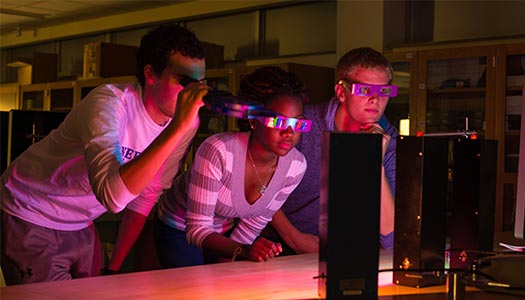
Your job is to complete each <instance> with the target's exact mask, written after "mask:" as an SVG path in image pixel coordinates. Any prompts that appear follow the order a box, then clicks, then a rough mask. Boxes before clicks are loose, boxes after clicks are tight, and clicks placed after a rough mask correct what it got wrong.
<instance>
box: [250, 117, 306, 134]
mask: <svg viewBox="0 0 525 300" xmlns="http://www.w3.org/2000/svg"><path fill="white" fill-rule="evenodd" d="M255 119H256V120H257V121H259V123H261V124H262V125H264V126H266V127H268V128H273V129H279V130H286V129H288V127H290V128H292V130H293V131H294V132H308V131H310V129H311V128H312V120H308V119H297V118H288V117H285V116H281V115H277V116H257V117H255ZM283 121H284V122H283Z"/></svg>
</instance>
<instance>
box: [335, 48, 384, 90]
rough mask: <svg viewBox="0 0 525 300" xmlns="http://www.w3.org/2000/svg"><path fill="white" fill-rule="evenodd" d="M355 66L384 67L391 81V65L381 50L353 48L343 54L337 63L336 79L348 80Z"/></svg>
mask: <svg viewBox="0 0 525 300" xmlns="http://www.w3.org/2000/svg"><path fill="white" fill-rule="evenodd" d="M356 68H365V69H371V68H384V69H385V71H386V72H387V74H388V80H389V81H390V82H392V73H393V70H392V65H391V64H390V62H389V61H388V59H387V58H386V57H385V56H384V55H383V54H382V53H381V52H378V51H376V50H374V49H372V48H370V47H361V48H355V49H352V50H350V51H348V52H347V53H346V54H344V55H343V56H342V57H341V58H340V59H339V62H338V63H337V80H340V79H344V80H348V79H349V76H350V75H351V74H352V73H353V72H354V70H355V69H356Z"/></svg>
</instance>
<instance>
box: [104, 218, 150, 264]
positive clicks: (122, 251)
mask: <svg viewBox="0 0 525 300" xmlns="http://www.w3.org/2000/svg"><path fill="white" fill-rule="evenodd" d="M145 223H146V216H144V215H141V214H139V213H137V212H134V211H132V210H130V209H127V208H126V209H125V210H124V215H123V216H122V223H121V225H120V228H119V232H118V235H117V242H116V244H115V249H114V251H113V254H112V256H111V260H110V262H109V265H108V269H109V270H111V271H118V270H120V268H121V266H122V263H123V262H124V260H125V259H126V256H128V254H129V251H130V250H131V248H132V247H133V245H134V244H135V242H136V241H137V238H138V237H139V235H140V233H141V232H142V229H143V228H144V224H145Z"/></svg>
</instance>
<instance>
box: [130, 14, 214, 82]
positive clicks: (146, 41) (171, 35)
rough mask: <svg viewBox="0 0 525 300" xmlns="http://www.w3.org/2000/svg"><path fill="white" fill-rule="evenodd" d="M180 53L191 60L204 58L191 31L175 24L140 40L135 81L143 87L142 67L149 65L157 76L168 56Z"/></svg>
mask: <svg viewBox="0 0 525 300" xmlns="http://www.w3.org/2000/svg"><path fill="white" fill-rule="evenodd" d="M176 52H180V53H181V54H182V55H184V56H189V57H192V58H204V47H203V46H202V44H201V42H200V41H199V39H197V36H196V35H195V33H194V32H193V31H191V30H190V29H187V28H184V27H181V26H180V25H177V24H164V25H160V26H159V27H157V28H155V29H153V30H151V31H150V32H148V33H147V34H146V35H144V36H143V37H142V39H141V40H140V47H139V49H138V51H137V79H138V81H139V83H140V84H142V85H144V81H145V78H144V66H146V65H147V64H150V65H151V66H152V67H153V71H154V72H155V73H156V74H157V75H159V76H160V75H161V74H162V71H164V69H165V68H166V66H167V65H168V61H169V59H170V56H171V55H172V54H174V53H176Z"/></svg>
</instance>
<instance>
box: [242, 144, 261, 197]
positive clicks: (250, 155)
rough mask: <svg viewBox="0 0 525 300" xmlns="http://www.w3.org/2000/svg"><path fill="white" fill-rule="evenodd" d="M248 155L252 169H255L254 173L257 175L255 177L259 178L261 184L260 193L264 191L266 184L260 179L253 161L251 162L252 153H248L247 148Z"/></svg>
mask: <svg viewBox="0 0 525 300" xmlns="http://www.w3.org/2000/svg"><path fill="white" fill-rule="evenodd" d="M246 152H248V157H249V158H250V161H251V162H252V166H253V169H254V170H255V175H257V179H259V183H260V184H261V195H262V194H264V192H266V184H263V182H262V180H261V176H259V171H257V167H255V163H254V162H253V158H252V154H251V153H250V150H247V151H246Z"/></svg>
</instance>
